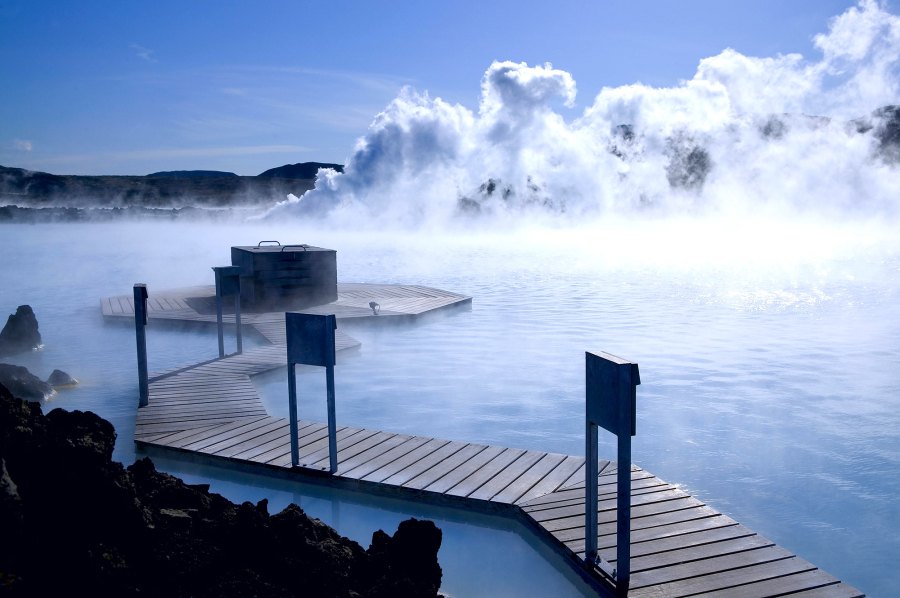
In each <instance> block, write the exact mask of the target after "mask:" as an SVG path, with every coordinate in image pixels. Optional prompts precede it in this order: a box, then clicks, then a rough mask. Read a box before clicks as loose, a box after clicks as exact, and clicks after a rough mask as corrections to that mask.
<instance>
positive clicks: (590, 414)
mask: <svg viewBox="0 0 900 598" xmlns="http://www.w3.org/2000/svg"><path fill="white" fill-rule="evenodd" d="M585 358H586V362H585V388H586V393H585V394H586V396H585V399H586V400H585V403H586V443H587V447H586V451H585V453H586V457H587V460H588V462H587V467H585V485H586V487H585V530H584V534H585V536H584V539H585V561H586V563H587V564H588V565H589V566H592V567H593V566H597V567H599V568H600V569H601V570H602V571H604V572H605V573H607V574H611V576H612V577H613V579H614V580H615V582H616V592H617V593H618V594H620V595H623V596H624V595H626V594H627V593H628V586H629V583H630V578H631V437H632V436H634V435H635V433H636V431H637V430H636V425H635V424H636V421H635V420H636V407H637V385H638V384H640V383H641V378H640V372H639V371H638V364H636V363H631V362H629V361H627V360H625V359H622V358H621V357H616V356H615V355H610V354H609V353H591V352H586V353H585ZM598 426H599V427H602V428H604V429H606V430H609V431H610V432H612V433H613V434H615V435H616V437H617V439H618V446H617V452H618V457H617V461H618V471H617V475H616V482H617V483H616V567H615V569H612V570H611V573H610V567H609V566H608V564H607V563H605V562H604V561H603V560H602V559H601V558H600V557H599V555H598V554H597V458H598V454H597V428H598Z"/></svg>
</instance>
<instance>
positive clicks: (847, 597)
mask: <svg viewBox="0 0 900 598" xmlns="http://www.w3.org/2000/svg"><path fill="white" fill-rule="evenodd" d="M863 596H865V594H863V593H862V592H860V591H859V590H857V589H856V588H854V587H851V586H848V585H847V584H845V583H837V584H834V585H830V586H826V587H822V588H815V589H812V590H805V591H802V592H796V593H794V594H791V598H862V597H863Z"/></svg>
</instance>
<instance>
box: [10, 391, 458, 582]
mask: <svg viewBox="0 0 900 598" xmlns="http://www.w3.org/2000/svg"><path fill="white" fill-rule="evenodd" d="M115 438H116V434H115V430H114V429H113V426H112V425H111V424H110V423H109V422H107V421H106V420H104V419H102V418H100V417H99V416H97V415H95V414H93V413H91V412H81V411H71V412H69V411H64V410H62V409H54V410H52V411H50V412H49V413H48V414H46V415H44V413H43V412H42V410H41V406H40V404H38V403H33V402H27V401H23V400H21V399H18V398H15V397H13V395H12V394H11V393H10V392H9V390H8V389H7V388H6V387H4V386H2V385H0V529H2V530H3V536H4V537H3V541H2V542H0V594H2V595H6V596H52V595H58V594H59V595H61V594H72V593H75V594H82V595H84V594H87V595H91V596H128V595H141V596H160V597H162V596H166V597H182V596H183V597H187V596H198V597H203V596H209V597H213V596H215V597H230V596H234V597H237V596H241V597H244V596H247V597H249V596H266V597H289V596H341V597H343V596H346V597H354V596H371V597H378V598H381V597H385V598H386V597H388V596H400V597H410V598H412V597H420V596H421V597H426V596H427V597H435V596H438V590H439V588H440V582H441V575H442V573H441V568H440V565H439V564H438V561H437V552H438V549H439V548H440V544H441V531H440V529H438V528H437V527H436V526H435V525H434V523H433V522H430V521H419V520H416V519H409V520H407V521H404V522H402V523H400V526H399V527H398V529H397V531H396V532H395V533H394V535H393V536H389V535H388V534H386V533H385V532H383V531H381V530H378V531H376V532H375V533H374V534H373V536H372V543H371V546H369V548H368V549H365V550H364V549H363V548H362V547H361V546H360V545H359V544H357V543H356V542H354V541H352V540H349V539H347V538H344V537H342V536H340V535H339V534H337V532H335V531H334V530H333V529H332V528H330V527H328V526H327V525H325V524H324V523H322V522H321V521H319V520H317V519H312V518H310V517H308V516H307V515H306V514H305V513H304V512H303V510H302V509H301V508H300V507H298V506H297V505H293V504H291V505H289V506H288V507H286V508H285V509H284V510H282V511H281V512H280V513H277V514H274V515H270V514H269V512H268V509H267V501H265V500H262V501H260V502H259V503H257V504H255V505H254V504H252V503H250V502H245V503H243V504H240V505H236V504H233V503H231V502H230V501H228V500H227V499H225V498H224V497H222V496H220V495H218V494H215V493H212V492H210V491H209V487H208V486H206V485H189V484H185V483H184V482H183V481H182V480H180V479H178V478H176V477H173V476H171V475H168V474H166V473H162V472H159V471H157V470H156V468H155V467H154V465H153V463H152V461H150V459H147V458H144V459H140V460H138V461H136V462H135V463H134V464H132V465H130V466H128V467H125V466H123V465H122V464H121V463H117V462H114V461H112V451H113V446H114V444H115Z"/></svg>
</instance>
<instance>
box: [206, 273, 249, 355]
mask: <svg viewBox="0 0 900 598" xmlns="http://www.w3.org/2000/svg"><path fill="white" fill-rule="evenodd" d="M213 272H215V273H216V325H217V327H218V331H219V357H225V326H224V323H223V321H222V299H223V298H224V297H226V296H228V295H233V296H234V325H235V329H236V335H237V354H238V355H240V354H241V353H243V352H244V347H243V334H242V332H241V277H240V275H241V269H240V268H239V267H238V266H214V267H213Z"/></svg>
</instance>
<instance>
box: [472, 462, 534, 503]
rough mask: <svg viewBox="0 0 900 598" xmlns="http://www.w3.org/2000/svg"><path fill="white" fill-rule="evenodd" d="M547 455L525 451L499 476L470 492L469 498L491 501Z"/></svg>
mask: <svg viewBox="0 0 900 598" xmlns="http://www.w3.org/2000/svg"><path fill="white" fill-rule="evenodd" d="M546 454H547V453H541V452H538V451H525V452H524V453H522V454H521V455H520V456H519V457H518V458H517V459H516V460H515V461H513V462H511V463H510V464H509V465H507V466H506V467H504V468H503V470H502V471H500V472H498V473H497V475H495V476H493V477H491V478H490V479H488V480H487V481H485V482H484V483H483V484H482V485H481V486H479V487H478V488H477V489H476V490H474V491H473V492H470V493H469V495H468V496H469V498H474V499H475V500H491V498H493V497H494V496H496V495H497V494H498V493H500V492H501V491H502V490H503V489H504V488H506V487H507V486H509V485H510V484H512V483H513V482H514V481H516V480H517V479H519V478H520V477H521V476H522V475H524V474H525V472H527V471H528V469H529V468H530V467H531V466H532V465H534V464H535V463H537V462H538V461H540V460H541V459H543V458H544V456H545V455H546Z"/></svg>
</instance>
